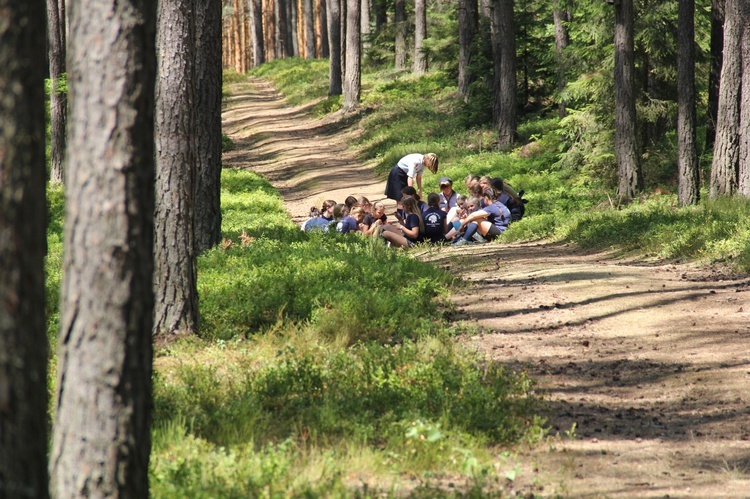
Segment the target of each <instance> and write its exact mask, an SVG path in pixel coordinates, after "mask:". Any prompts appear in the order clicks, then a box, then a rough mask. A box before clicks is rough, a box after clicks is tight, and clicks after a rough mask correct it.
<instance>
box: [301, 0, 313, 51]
mask: <svg viewBox="0 0 750 499" xmlns="http://www.w3.org/2000/svg"><path fill="white" fill-rule="evenodd" d="M302 7H303V12H302V14H303V17H304V19H305V57H306V58H307V59H315V12H314V10H313V0H302Z"/></svg>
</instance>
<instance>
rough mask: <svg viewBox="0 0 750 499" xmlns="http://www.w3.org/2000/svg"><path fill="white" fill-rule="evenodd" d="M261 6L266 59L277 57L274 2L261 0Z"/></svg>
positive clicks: (272, 0) (271, 59)
mask: <svg viewBox="0 0 750 499" xmlns="http://www.w3.org/2000/svg"><path fill="white" fill-rule="evenodd" d="M261 2H262V6H263V27H264V28H265V32H264V33H265V34H264V37H265V48H266V61H267V62H268V61H273V60H274V59H278V58H279V57H280V55H279V46H278V44H277V41H276V14H275V11H276V2H275V1H274V0H261Z"/></svg>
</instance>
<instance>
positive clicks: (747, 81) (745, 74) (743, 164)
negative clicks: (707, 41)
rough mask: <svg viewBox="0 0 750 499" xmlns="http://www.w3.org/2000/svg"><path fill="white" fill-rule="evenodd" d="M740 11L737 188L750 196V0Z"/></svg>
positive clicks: (746, 0) (742, 0) (742, 2)
mask: <svg viewBox="0 0 750 499" xmlns="http://www.w3.org/2000/svg"><path fill="white" fill-rule="evenodd" d="M738 10H739V13H740V15H741V16H742V17H741V19H740V24H741V26H742V35H741V36H742V42H741V44H740V49H741V51H742V54H741V58H742V82H741V84H740V87H741V92H740V103H739V106H740V126H739V129H738V130H737V132H738V134H739V158H738V159H737V163H738V165H737V169H738V176H739V178H738V185H737V190H738V191H739V193H740V194H741V195H743V196H745V197H750V0H741V2H740V7H739V9H738Z"/></svg>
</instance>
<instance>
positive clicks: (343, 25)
mask: <svg viewBox="0 0 750 499" xmlns="http://www.w3.org/2000/svg"><path fill="white" fill-rule="evenodd" d="M348 1H349V0H339V8H340V9H341V14H340V15H339V19H340V21H341V23H340V24H341V35H339V40H340V42H341V77H342V78H346V19H347V18H346V2H348Z"/></svg>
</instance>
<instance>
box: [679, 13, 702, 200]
mask: <svg viewBox="0 0 750 499" xmlns="http://www.w3.org/2000/svg"><path fill="white" fill-rule="evenodd" d="M677 24H678V27H677V101H678V110H677V171H678V175H679V192H678V194H677V200H678V202H679V204H680V205H681V206H685V205H690V204H696V203H697V202H698V199H699V197H700V178H699V174H698V153H697V151H696V147H695V0H679V6H678V20H677Z"/></svg>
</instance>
